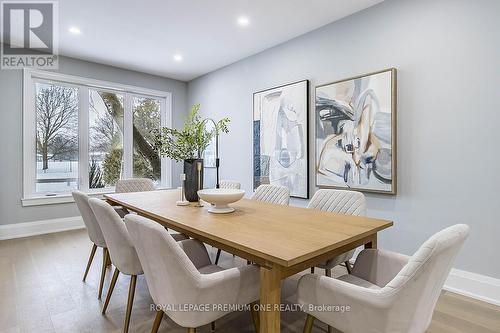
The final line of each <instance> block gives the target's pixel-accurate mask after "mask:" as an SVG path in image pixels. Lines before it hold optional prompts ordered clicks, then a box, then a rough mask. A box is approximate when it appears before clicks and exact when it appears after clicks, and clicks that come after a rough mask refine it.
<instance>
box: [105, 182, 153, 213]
mask: <svg viewBox="0 0 500 333" xmlns="http://www.w3.org/2000/svg"><path fill="white" fill-rule="evenodd" d="M154 190H156V186H155V184H154V183H153V181H152V180H151V179H149V178H130V179H120V180H118V182H117V183H116V186H115V193H130V192H147V191H154ZM114 209H115V210H116V212H117V213H118V215H120V217H121V218H123V217H125V215H127V214H128V213H129V211H128V210H127V209H126V208H124V207H121V206H114Z"/></svg>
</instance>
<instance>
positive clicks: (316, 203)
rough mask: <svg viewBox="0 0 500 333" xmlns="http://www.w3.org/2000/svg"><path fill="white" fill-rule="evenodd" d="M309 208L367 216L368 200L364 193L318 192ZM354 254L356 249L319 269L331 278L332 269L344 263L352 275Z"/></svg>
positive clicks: (342, 191) (312, 269)
mask: <svg viewBox="0 0 500 333" xmlns="http://www.w3.org/2000/svg"><path fill="white" fill-rule="evenodd" d="M307 208H312V209H318V210H322V211H326V212H333V213H338V214H344V215H365V214H366V200H365V196H364V195H363V194H362V193H360V192H356V191H345V190H318V191H317V192H316V193H314V196H313V197H312V199H311V201H310V202H309V205H308V206H307ZM354 252H355V249H354V250H351V251H349V252H346V253H344V254H342V255H339V256H337V257H335V258H332V259H330V260H328V261H327V262H325V263H324V264H322V265H318V267H319V268H323V269H324V270H325V272H326V275H327V276H331V269H332V268H333V267H335V266H337V265H340V264H341V263H344V264H345V266H346V268H347V272H348V273H350V271H351V266H350V264H349V260H351V258H352V256H353V255H354ZM311 273H314V268H311Z"/></svg>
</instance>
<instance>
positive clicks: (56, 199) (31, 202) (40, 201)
mask: <svg viewBox="0 0 500 333" xmlns="http://www.w3.org/2000/svg"><path fill="white" fill-rule="evenodd" d="M114 192H115V191H114V190H111V191H101V192H90V193H87V194H88V195H89V196H91V197H93V198H101V197H102V195H103V194H110V193H114ZM72 202H75V200H73V196H72V195H71V194H58V195H54V196H45V195H42V196H37V197H30V198H22V199H21V204H22V206H23V207H30V206H43V205H56V204H63V203H72Z"/></svg>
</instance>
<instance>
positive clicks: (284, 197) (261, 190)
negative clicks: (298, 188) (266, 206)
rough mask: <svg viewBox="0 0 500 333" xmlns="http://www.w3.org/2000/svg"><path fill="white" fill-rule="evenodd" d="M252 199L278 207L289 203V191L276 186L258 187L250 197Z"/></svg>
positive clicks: (286, 188)
mask: <svg viewBox="0 0 500 333" xmlns="http://www.w3.org/2000/svg"><path fill="white" fill-rule="evenodd" d="M252 199H253V200H258V201H265V202H269V203H274V204H278V205H288V203H289V202H290V189H289V188H288V187H285V186H278V185H268V184H267V185H260V186H259V187H257V189H256V190H255V192H254V194H253V195H252Z"/></svg>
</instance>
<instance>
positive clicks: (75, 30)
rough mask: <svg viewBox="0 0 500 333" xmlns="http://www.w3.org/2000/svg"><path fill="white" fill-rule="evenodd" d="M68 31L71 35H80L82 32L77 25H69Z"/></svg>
mask: <svg viewBox="0 0 500 333" xmlns="http://www.w3.org/2000/svg"><path fill="white" fill-rule="evenodd" d="M68 31H69V32H71V33H72V34H73V35H81V33H82V31H81V30H80V28H78V27H70V28H69V29H68Z"/></svg>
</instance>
